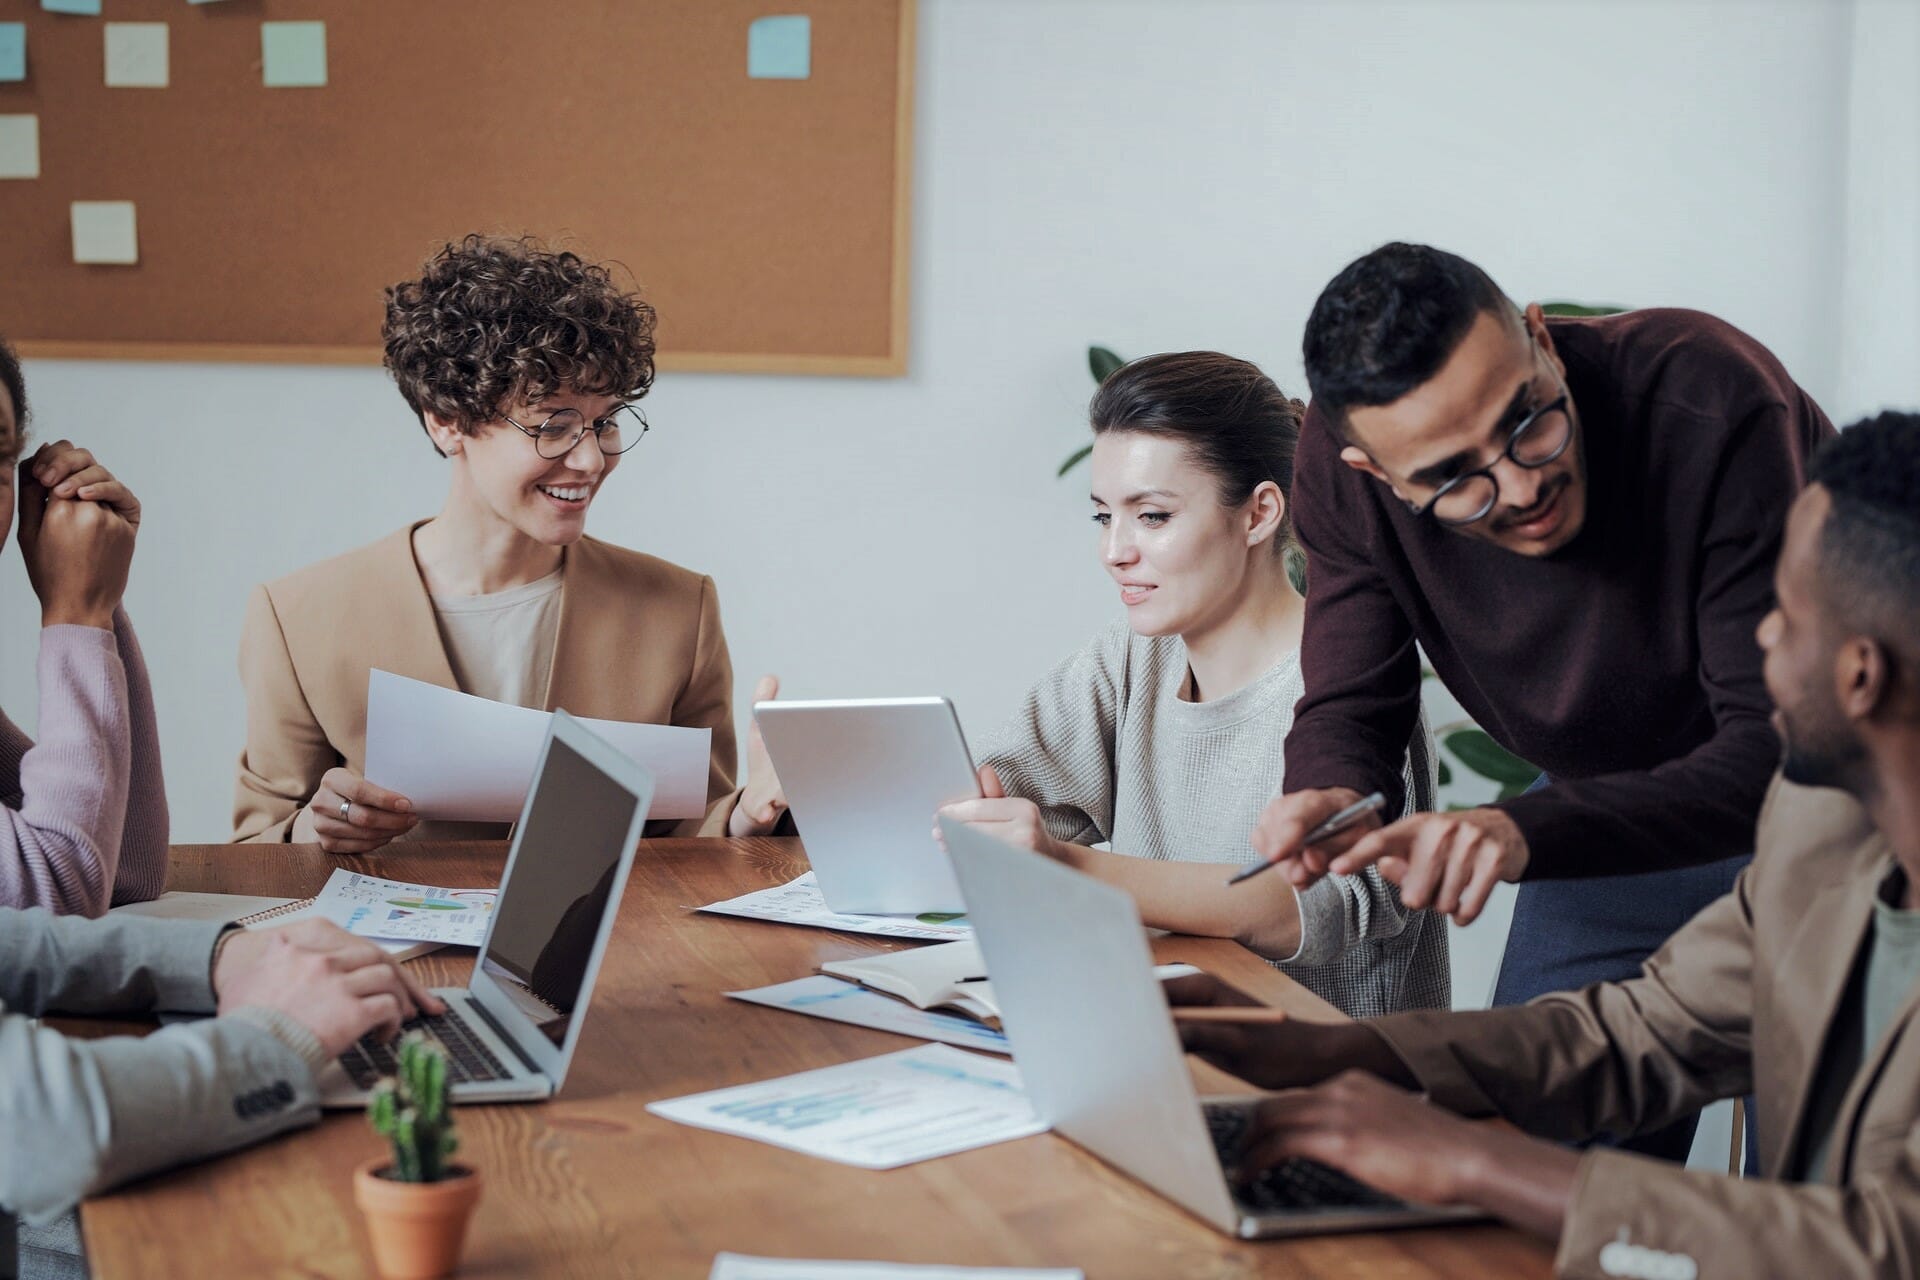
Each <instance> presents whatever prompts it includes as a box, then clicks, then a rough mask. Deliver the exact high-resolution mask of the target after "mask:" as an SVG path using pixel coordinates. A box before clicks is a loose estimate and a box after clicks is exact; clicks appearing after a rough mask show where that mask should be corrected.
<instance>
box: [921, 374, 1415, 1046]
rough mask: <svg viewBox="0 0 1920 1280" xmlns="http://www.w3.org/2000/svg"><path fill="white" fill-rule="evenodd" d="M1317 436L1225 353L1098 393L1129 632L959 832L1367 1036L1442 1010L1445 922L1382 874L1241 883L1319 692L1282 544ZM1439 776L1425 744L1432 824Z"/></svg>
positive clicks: (1067, 685)
mask: <svg viewBox="0 0 1920 1280" xmlns="http://www.w3.org/2000/svg"><path fill="white" fill-rule="evenodd" d="M1302 415H1303V406H1301V404H1300V403H1299V402H1298V401H1294V400H1289V399H1288V398H1287V397H1286V396H1285V395H1283V394H1282V393H1281V391H1280V389H1279V388H1278V387H1276V386H1275V385H1274V383H1273V381H1272V380H1271V379H1269V378H1268V377H1267V376H1266V375H1265V374H1264V373H1262V372H1261V371H1260V370H1259V369H1258V368H1256V367H1255V366H1253V365H1252V364H1249V363H1247V362H1246V361H1244V360H1237V359H1234V358H1233V357H1231V356H1225V355H1220V354H1218V353H1216V352H1206V351H1192V352H1181V353H1175V354H1170V355H1160V356H1152V357H1149V358H1147V359H1143V360H1137V361H1135V362H1133V363H1132V364H1129V365H1127V366H1126V367H1125V368H1123V369H1121V370H1119V371H1117V372H1116V373H1114V374H1113V376H1111V377H1109V378H1108V379H1107V380H1106V382H1105V383H1104V384H1102V386H1101V387H1100V390H1099V391H1098V392H1097V393H1096V394H1095V396H1094V399H1093V404H1092V406H1091V417H1092V425H1093V432H1094V442H1093V454H1092V473H1093V475H1092V479H1093V491H1092V498H1093V508H1094V513H1093V519H1094V522H1095V524H1097V525H1098V526H1099V527H1100V557H1101V563H1102V565H1103V566H1104V567H1105V569H1106V571H1107V573H1108V574H1109V575H1110V576H1111V577H1112V578H1113V580H1114V584H1115V586H1116V587H1117V588H1118V590H1119V593H1120V601H1121V604H1122V605H1123V606H1124V608H1125V610H1126V618H1125V620H1124V621H1117V622H1115V623H1114V624H1113V625H1111V626H1109V627H1107V628H1106V629H1105V630H1103V631H1101V632H1100V633H1099V634H1098V635H1096V636H1095V637H1094V638H1093V640H1092V641H1091V642H1090V643H1088V644H1087V645H1086V646H1085V647H1084V648H1082V649H1081V650H1080V651H1079V652H1077V653H1074V654H1073V655H1071V656H1070V657H1068V658H1067V659H1066V660H1065V661H1064V662H1062V663H1061V664H1060V665H1059V666H1057V667H1055V668H1054V669H1053V671H1051V672H1050V673H1049V674H1048V675H1047V676H1046V678H1045V679H1043V680H1041V681H1040V683H1039V684H1037V685H1035V686H1034V688H1033V689H1032V691H1031V692H1029V693H1028V695H1027V698H1026V702H1025V704H1024V705H1023V706H1022V707H1021V709H1020V711H1019V712H1018V713H1017V714H1016V715H1015V716H1014V717H1013V719H1012V721H1011V722H1010V723H1009V724H1008V725H1007V726H1006V728H1005V729H1004V730H1003V731H1002V732H1001V734H1000V735H999V737H998V738H997V740H995V741H994V742H992V743H991V744H990V750H989V751H988V753H987V755H986V756H985V760H986V764H985V765H984V766H983V767H982V769H981V786H982V790H983V791H984V792H985V793H986V795H987V796H988V797H989V798H987V799H984V800H971V801H966V802H963V803H960V804H957V805H954V806H951V807H950V808H949V809H948V810H947V813H948V815H949V816H951V817H954V818H957V819H959V820H962V821H966V822H971V823H974V824H977V825H979V826H981V827H982V828H983V829H986V830H988V831H990V832H991V833H992V834H994V835H997V836H999V837H1001V838H1002V839H1005V840H1008V841H1010V842H1011V843H1014V844H1018V845H1022V846H1024V847H1026V848H1030V849H1034V850H1036V851H1038V852H1041V853H1044V854H1047V855H1048V856H1050V857H1053V858H1057V859H1059V860H1060V861H1062V862H1065V863H1067V864H1068V865H1070V866H1073V867H1076V868H1078V869H1080V870H1082V871H1084V872H1086V873H1088V874H1090V875H1093V876H1096V877H1098V878H1100V879H1102V880H1106V881H1108V882H1110V883H1112V884H1116V885H1119V886H1120V887H1122V888H1124V889H1127V890H1128V891H1129V892H1131V893H1132V894H1133V897H1134V899H1135V901H1136V902H1138V904H1139V906H1140V913H1141V917H1142V919H1144V920H1145V922H1146V923H1147V924H1148V925H1150V926H1153V927H1155V928H1162V929H1171V930H1173V931H1175V932H1179V933H1190V934H1203V935H1211V936H1218V937H1230V938H1235V939H1238V940H1239V941H1240V942H1242V943H1244V944H1245V945H1246V946H1248V947H1250V948H1252V949H1253V950H1255V951H1257V952H1259V953H1260V954H1261V955H1264V956H1266V957H1268V958H1269V959H1271V960H1273V961H1274V962H1275V963H1277V964H1278V965H1279V966H1280V967H1281V968H1283V969H1284V970H1286V971H1287V972H1288V973H1289V974H1291V975H1292V976H1293V977H1295V978H1296V979H1298V980H1299V981H1300V982H1301V983H1303V984H1304V985H1305V986H1307V987H1308V988H1310V989H1312V990H1313V991H1314V992H1316V993H1317V994H1319V995H1320V996H1322V997H1323V998H1325V999H1327V1000H1329V1001H1331V1002H1332V1003H1334V1004H1336V1005H1338V1006H1339V1007H1340V1008H1341V1009H1343V1010H1345V1011H1346V1012H1347V1013H1349V1014H1352V1015H1354V1016H1367V1015H1372V1014H1380V1013H1388V1012H1392V1011H1394V1010H1398V1009H1407V1008H1444V1007H1446V1005H1447V1004H1448V1000H1449V994H1450V982H1449V976H1448V965H1447V935H1446V929H1445V922H1444V921H1442V920H1439V919H1437V918H1435V917H1432V916H1430V915H1428V914H1427V913H1425V912H1412V911H1407V910H1405V909H1404V908H1402V907H1401V905H1400V902H1399V899H1398V897H1397V895H1396V893H1395V891H1394V889H1393V887H1392V886H1391V885H1389V884H1388V883H1386V882H1385V881H1384V880H1382V879H1381V878H1380V876H1379V875H1378V873H1377V872H1374V871H1372V870H1369V871H1368V872H1367V873H1366V874H1364V875H1360V876H1350V877H1329V878H1328V879H1327V880H1325V881H1322V882H1321V883H1320V884H1317V885H1315V886H1314V887H1313V888H1311V889H1308V890H1306V891H1305V892H1302V893H1296V892H1295V891H1294V890H1293V888H1292V887H1291V886H1290V885H1288V884H1287V883H1286V882H1285V880H1284V879H1282V878H1281V877H1279V876H1271V875H1269V876H1262V877H1259V878H1257V879H1254V880H1250V881H1248V882H1247V883H1245V884H1242V885H1238V886H1234V887H1232V888H1229V887H1228V886H1227V883H1226V881H1227V877H1228V876H1229V875H1230V874H1232V872H1233V871H1235V870H1236V869H1237V868H1239V867H1241V866H1243V865H1245V864H1247V863H1249V862H1252V861H1253V860H1254V854H1253V850H1252V848H1251V847H1250V845H1249V844H1248V836H1249V834H1250V833H1251V831H1252V830H1253V824H1254V821H1255V819H1257V818H1258V817H1259V814H1260V810H1261V808H1262V807H1263V806H1264V804H1265V803H1266V800H1267V798H1268V797H1270V796H1272V795H1274V794H1275V793H1276V792H1277V791H1278V790H1279V788H1280V782H1281V771H1282V767H1283V756H1282V751H1281V746H1282V743H1283V741H1284V740H1285V738H1286V734H1287V730H1288V728H1289V727H1290V726H1291V724H1292V721H1293V708H1294V704H1295V703H1296V702H1297V701H1298V700H1299V698H1300V695H1301V692H1302V683H1301V677H1300V660H1299V659H1300V655H1299V649H1300V633H1301V624H1302V620H1303V618H1304V615H1305V602H1304V600H1303V599H1302V597H1301V595H1300V593H1299V591H1297V590H1296V589H1295V587H1294V585H1293V582H1292V581H1291V579H1290V576H1289V573H1288V561H1289V557H1290V556H1291V555H1295V554H1297V552H1293V551H1292V550H1291V548H1290V547H1289V539H1288V527H1287V494H1288V490H1289V488H1290V486H1291V484H1292V480H1293V454H1294V446H1295V443H1296V442H1297V440H1298V438H1299V432H1300V421H1301V417H1302ZM1433 761H1434V756H1433V744H1432V742H1431V740H1430V739H1429V738H1428V736H1427V732H1426V728H1425V725H1424V724H1422V725H1421V727H1420V728H1419V730H1418V732H1417V733H1416V735H1415V738H1414V741H1413V742H1412V743H1411V744H1409V750H1408V758H1407V781H1408V786H1407V794H1408V796H1409V797H1410V804H1411V805H1412V806H1413V807H1415V808H1431V807H1432V802H1433V785H1434V783H1433V774H1434V764H1433ZM1095 844H1107V845H1109V846H1110V850H1101V849H1096V848H1093V847H1091V846H1093V845H1095Z"/></svg>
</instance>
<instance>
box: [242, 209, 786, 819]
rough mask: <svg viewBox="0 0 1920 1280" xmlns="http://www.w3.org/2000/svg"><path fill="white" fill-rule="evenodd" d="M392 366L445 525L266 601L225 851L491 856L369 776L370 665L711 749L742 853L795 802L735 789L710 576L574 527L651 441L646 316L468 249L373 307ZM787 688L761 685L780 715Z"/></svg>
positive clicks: (518, 255) (545, 254)
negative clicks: (474, 850) (304, 843)
mask: <svg viewBox="0 0 1920 1280" xmlns="http://www.w3.org/2000/svg"><path fill="white" fill-rule="evenodd" d="M382 332H383V336H384V338H385V341H386V365H387V369H388V371H389V372H390V373H391V374H392V375H393V377H394V381H395V382H396V383H397V384H398V385H399V388H400V392H401V395H402V396H403V397H404V398H405V399H406V402H407V405H408V407H409V408H411V409H412V410H413V411H414V413H415V414H416V415H417V417H418V418H419V421H420V425H421V428H422V429H423V430H424V431H425V432H426V435H427V438H428V440H429V441H430V442H431V443H432V446H433V448H434V449H435V451H436V452H438V453H439V454H440V456H441V457H443V458H445V459H446V460H447V466H448V490H447V496H446V500H445V502H444V503H443V505H442V507H441V509H440V513H439V514H438V515H437V516H435V517H434V518H433V519H431V520H424V521H420V522H417V523H415V524H412V525H410V526H408V527H407V528H405V529H402V530H400V531H399V532H397V533H394V534H392V535H390V536H388V537H386V538H383V539H381V540H380V541H378V542H376V543H373V544H372V545H371V546H367V547H363V548H361V549H360V550H357V551H353V552H349V553H348V554H346V555H343V556H338V557H336V558H334V559H331V560H327V561H324V562H322V563H320V564H316V565H312V566H310V567H308V568H306V569H303V570H301V571H299V572H298V573H295V574H293V575H291V576H289V577H286V578H282V579H280V580H279V581H277V582H272V583H269V584H267V585H266V586H264V587H260V588H258V589H256V590H255V591H254V593H253V598H252V599H251V601H250V602H249V603H248V606H247V620H246V628H245V631H244V632H243V634H242V638H241V644H240V675H241V680H242V682H243V683H244V685H245V687H246V694H247V743H246V748H245V750H244V751H243V752H242V753H241V756H240V766H239V777H238V781H237V785H236V793H235V800H234V816H233V829H234V838H235V839H236V840H313V841H317V842H318V843H319V844H320V845H321V847H323V848H324V849H326V850H327V851H328V852H330V853H365V852H368V851H370V850H372V849H376V848H379V847H380V846H381V845H383V844H385V843H386V842H387V841H389V840H392V839H396V838H401V837H412V838H415V839H419V838H456V837H470V838H471V837H489V836H500V835H504V834H505V829H504V828H503V827H499V826H481V825H476V824H455V823H445V822H422V821H420V820H419V818H418V816H417V815H416V814H415V813H414V812H413V806H412V802H411V801H410V800H409V799H408V798H407V797H405V796H402V795H398V794H396V793H394V792H392V791H389V790H386V789H385V788H382V787H379V786H376V785H375V784H373V783H371V782H369V781H368V780H367V778H366V777H365V776H364V773H365V760H366V729H367V675H368V672H369V671H371V670H372V669H374V668H376V667H377V668H381V669H384V670H387V671H392V672H395V673H397V674H399V675H403V676H411V677H413V678H414V679H418V680H424V681H426V682H428V683H430V684H437V685H441V686H443V687H445V688H450V689H459V690H462V691H464V692H467V693H473V694H478V695H480V696H482V697H486V698H492V699H494V700H496V701H500V702H506V703H510V704H513V705H517V706H527V707H539V708H545V709H549V710H550V709H553V708H556V707H558V708H564V709H566V710H567V711H570V712H572V713H574V714H575V715H581V716H594V717H599V718H602V719H608V720H628V721H639V722H645V723H650V724H666V725H679V726H684V727H689V728H696V729H710V730H712V732H713V740H712V743H713V745H712V758H711V761H710V763H709V767H708V778H707V798H708V811H707V814H706V817H705V819H704V820H700V819H694V820H689V821H686V822H682V823H680V824H678V825H677V826H676V825H675V824H672V823H656V824H650V827H649V829H650V830H653V831H662V830H671V831H674V832H676V833H677V834H683V835H693V834H701V835H709V834H711V835H718V834H722V833H730V834H733V835H750V834H755V833H759V832H764V831H766V830H768V829H769V828H770V827H771V826H772V825H773V824H774V822H776V821H777V820H778V819H779V817H780V816H781V814H782V812H783V810H784V808H785V804H784V798H783V797H782V796H781V795H780V793H779V785H778V779H777V778H775V777H774V776H773V771H772V768H771V766H770V765H769V764H767V762H766V760H765V753H764V751H762V750H759V749H758V744H757V741H756V742H754V743H750V752H749V754H750V759H749V781H748V785H747V787H746V788H745V789H744V794H743V791H742V790H736V788H735V786H734V764H735V742H734V732H733V705H732V704H733V668H732V664H731V663H730V662H729V660H728V657H727V642H726V639H725V637H724V636H723V635H722V634H721V630H720V608H719V604H718V602H717V601H716V599H715V596H714V587H713V582H712V580H711V579H709V578H706V577H704V576H702V575H700V574H697V573H693V572H691V571H689V570H686V569H682V568H679V567H678V566H676V565H672V564H669V563H667V562H666V561H665V560H660V559H657V558H655V557H653V556H648V555H642V554H640V553H639V552H636V551H628V550H625V549H624V548H621V547H616V546H613V545H611V544H609V543H605V542H599V541H596V540H595V539H592V538H589V537H587V536H586V519H587V512H588V509H589V508H590V507H591V506H592V504H593V502H594V500H595V499H596V498H597V497H598V496H599V494H600V491H601V489H602V488H603V487H604V486H605V485H606V484H607V483H608V482H609V481H610V480H611V478H612V476H613V474H614V470H615V468H616V467H617V466H618V464H619V463H620V462H621V460H622V459H623V457H624V456H625V454H626V453H627V452H628V451H630V450H632V449H633V448H635V447H636V446H638V445H639V444H640V441H641V439H642V438H643V437H644V436H645V435H646V433H647V421H646V418H645V417H644V416H642V415H641V413H640V410H639V406H638V401H639V400H640V399H641V397H643V396H644V395H646V393H647V391H648V389H649V388H651V386H652V385H653V374H654V365H653V356H654V337H653V334H654V312H653V308H652V307H651V306H649V305H648V304H647V303H646V302H645V301H643V300H642V299H640V298H639V297H638V296H636V295H634V294H632V293H629V292H627V291H625V290H624V289H623V288H622V287H621V286H620V285H619V284H618V283H617V282H616V281H615V280H614V278H613V276H612V274H611V273H610V272H609V271H608V270H607V269H606V268H605V267H602V266H599V265H597V264H594V263H590V262H585V261H582V260H581V259H580V258H579V257H577V256H575V255H574V254H571V253H566V252H556V251H553V250H549V249H546V248H544V247H542V246H541V245H539V244H537V243H535V242H533V241H530V240H499V239H490V238H487V237H483V236H468V237H467V238H466V239H465V240H463V241H461V242H460V243H458V244H449V245H447V246H445V247H444V248H443V249H442V250H441V251H440V252H439V253H438V254H436V255H434V257H433V259H432V260H431V261H429V262H428V263H427V265H426V268H425V270H424V272H423V273H422V275H421V276H420V278H419V279H417V280H409V281H405V282H402V283H401V284H398V285H395V286H394V287H393V288H391V289H389V290H387V305H386V322H385V325H384V326H383V330H382ZM777 687H778V686H777V682H775V681H773V680H772V679H771V678H770V677H769V678H768V679H766V680H763V681H762V682H761V686H760V689H759V691H758V696H759V697H763V698H764V697H772V696H773V694H774V692H775V691H777Z"/></svg>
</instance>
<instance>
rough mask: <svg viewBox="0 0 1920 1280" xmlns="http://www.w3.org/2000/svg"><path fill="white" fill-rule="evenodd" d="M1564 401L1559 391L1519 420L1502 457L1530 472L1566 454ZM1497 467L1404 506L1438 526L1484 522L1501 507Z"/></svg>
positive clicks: (1568, 431) (1568, 422)
mask: <svg viewBox="0 0 1920 1280" xmlns="http://www.w3.org/2000/svg"><path fill="white" fill-rule="evenodd" d="M1567 399H1568V397H1567V393H1566V392H1564V391H1562V392H1561V393H1560V394H1559V395H1557V396H1555V397H1554V398H1553V399H1551V400H1549V401H1547V402H1546V403H1545V404H1543V405H1541V406H1540V407H1539V408H1538V409H1535V410H1533V411H1532V412H1530V413H1528V414H1527V416H1526V417H1524V418H1522V419H1520V421H1519V423H1518V424H1517V425H1516V426H1515V427H1514V428H1513V431H1512V433H1511V434H1509V435H1508V436H1507V447H1506V448H1505V449H1502V450H1501V451H1500V454H1501V457H1504V458H1508V459H1510V460H1511V461H1512V462H1513V464H1514V465H1515V466H1517V467H1525V468H1526V469H1527V470H1529V471H1532V470H1536V469H1538V468H1540V467H1544V466H1546V465H1547V464H1548V463H1550V462H1552V461H1553V460H1554V459H1556V458H1558V457H1559V456H1560V455H1561V454H1563V453H1565V452H1566V451H1567V445H1568V444H1570V443H1571V442H1572V440H1573V414H1572V413H1570V412H1569V411H1568V409H1567ZM1499 465H1500V461H1499V459H1498V458H1496V459H1495V460H1494V461H1493V462H1492V463H1490V464H1489V465H1487V466H1484V467H1481V468H1479V469H1478V470H1475V471H1463V472H1461V473H1460V474H1459V475H1457V476H1452V477H1450V478H1448V479H1447V480H1446V481H1445V482H1443V483H1442V484H1441V485H1440V487H1439V488H1438V489H1435V490H1434V491H1433V496H1432V497H1431V498H1428V499H1427V500H1426V502H1425V503H1423V504H1415V503H1411V502H1409V503H1408V504H1407V506H1408V508H1409V509H1410V510H1412V512H1413V514H1414V515H1416V516H1424V515H1431V516H1432V517H1433V518H1434V519H1435V520H1438V521H1439V522H1440V523H1441V524H1444V525H1452V526H1454V527H1456V528H1457V527H1459V526H1460V525H1464V524H1472V523H1473V522H1474V521H1476V520H1481V519H1484V518H1485V517H1486V515H1487V513H1488V512H1489V511H1492V510H1493V509H1494V508H1495V507H1496V506H1498V505H1499V504H1500V481H1499V480H1497V479H1495V478H1494V474H1493V469H1494V467H1497V466H1499Z"/></svg>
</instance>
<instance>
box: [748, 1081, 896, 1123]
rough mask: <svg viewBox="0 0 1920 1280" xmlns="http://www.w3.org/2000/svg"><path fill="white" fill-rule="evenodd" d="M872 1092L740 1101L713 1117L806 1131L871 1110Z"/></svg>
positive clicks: (832, 1092)
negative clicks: (728, 1117)
mask: <svg viewBox="0 0 1920 1280" xmlns="http://www.w3.org/2000/svg"><path fill="white" fill-rule="evenodd" d="M871 1093H872V1090H870V1089H867V1088H861V1087H856V1088H851V1089H830V1090H828V1091H827V1092H825V1093H800V1094H795V1095H793V1096H792V1097H787V1098H771V1099H768V1100H766V1101H764V1102H757V1103H756V1102H741V1103H734V1104H731V1105H723V1106H718V1107H715V1108H713V1111H714V1114H716V1115H725V1116H732V1117H734V1118H735V1119H738V1120H745V1121H747V1122H749V1123H751V1124H764V1125H768V1126H770V1127H772V1128H775V1129H807V1128H811V1127H812V1126H814V1125H817V1124H830V1123H832V1122H833V1121H835V1120H841V1119H844V1118H846V1117H847V1116H857V1115H865V1114H867V1113H868V1112H870V1111H872V1110H873V1108H872V1107H871V1106H870V1105H869V1103H870V1102H871Z"/></svg>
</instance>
